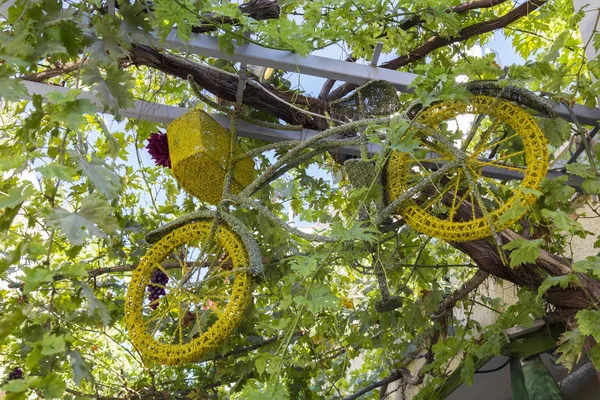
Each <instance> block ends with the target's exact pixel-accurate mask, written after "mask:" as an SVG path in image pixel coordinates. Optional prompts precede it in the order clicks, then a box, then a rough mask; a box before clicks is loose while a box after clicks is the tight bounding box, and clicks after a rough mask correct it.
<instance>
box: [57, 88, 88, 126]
mask: <svg viewBox="0 0 600 400" xmlns="http://www.w3.org/2000/svg"><path fill="white" fill-rule="evenodd" d="M55 93H56V92H55ZM59 104H60V106H58V107H55V110H54V111H53V112H52V113H51V114H50V119H51V121H53V122H56V123H62V124H64V125H66V126H67V127H68V128H69V129H71V130H74V131H76V130H78V129H79V128H80V127H81V126H82V125H83V124H84V123H85V122H86V119H85V115H86V114H94V113H95V112H96V108H95V107H94V106H93V105H92V103H91V102H90V100H89V99H75V100H71V101H60V102H59Z"/></svg>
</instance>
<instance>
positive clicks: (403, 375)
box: [344, 368, 412, 400]
mask: <svg viewBox="0 0 600 400" xmlns="http://www.w3.org/2000/svg"><path fill="white" fill-rule="evenodd" d="M399 379H407V380H408V379H412V376H411V375H410V372H409V371H408V370H407V369H405V368H399V369H396V370H394V372H392V373H391V375H390V376H388V377H387V378H384V379H382V380H380V381H377V382H375V383H372V384H370V385H369V386H365V387H364V388H362V389H360V390H359V391H358V392H356V393H354V394H352V395H350V396H348V397H344V400H354V399H357V398H359V397H360V396H362V395H363V394H365V393H369V392H370V391H371V390H375V389H377V388H378V387H381V386H384V385H387V384H389V383H392V382H395V381H397V380H399Z"/></svg>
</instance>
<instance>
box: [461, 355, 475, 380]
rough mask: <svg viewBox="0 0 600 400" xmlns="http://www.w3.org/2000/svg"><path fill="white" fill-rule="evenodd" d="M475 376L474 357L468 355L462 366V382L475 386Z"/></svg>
mask: <svg viewBox="0 0 600 400" xmlns="http://www.w3.org/2000/svg"><path fill="white" fill-rule="evenodd" d="M474 376H475V365H474V364H473V355H471V354H467V355H466V357H465V359H464V360H463V362H462V364H461V370H460V380H461V381H463V382H464V383H466V384H467V385H469V386H473V377H474Z"/></svg>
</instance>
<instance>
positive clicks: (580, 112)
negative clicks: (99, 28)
mask: <svg viewBox="0 0 600 400" xmlns="http://www.w3.org/2000/svg"><path fill="white" fill-rule="evenodd" d="M13 3H14V0H9V1H7V2H6V3H4V4H2V5H1V6H0V15H1V14H5V13H6V11H7V10H8V8H9V7H10V6H11V5H12V4H13ZM154 41H155V44H156V45H157V46H158V47H159V48H160V47H166V48H170V49H177V50H179V51H181V52H183V53H193V54H198V55H203V56H206V57H215V58H219V59H223V60H229V61H234V62H241V63H246V64H250V65H260V66H263V67H272V68H275V69H280V70H283V71H290V72H298V73H302V74H306V75H311V76H319V77H322V78H328V79H335V80H339V81H343V82H350V83H355V84H359V85H361V84H364V83H366V82H368V81H372V80H380V79H381V80H386V81H388V82H390V83H392V84H393V85H394V86H395V87H396V88H397V89H398V90H399V91H403V92H410V91H411V90H410V89H409V88H408V86H409V85H410V84H411V83H412V81H413V80H414V79H415V78H416V77H417V75H416V74H411V73H407V72H401V71H395V70H390V69H385V68H379V67H374V66H371V65H364V64H357V63H352V62H348V61H341V60H334V59H331V58H327V57H320V56H313V55H308V56H306V57H301V56H300V55H299V54H298V53H294V52H291V51H284V50H273V49H267V48H265V47H262V46H258V45H256V44H252V43H247V44H242V45H235V47H234V49H235V50H234V52H233V53H228V52H225V51H223V50H221V48H220V47H219V42H218V38H216V37H211V36H207V35H205V34H197V33H193V34H192V35H191V38H190V41H189V42H187V43H184V42H182V41H181V40H180V39H179V38H178V37H177V30H176V29H173V30H172V31H171V32H170V33H169V35H168V36H167V38H166V39H165V41H164V42H161V41H160V39H159V38H158V35H156V34H155V35H154ZM554 111H555V112H556V113H557V114H558V115H559V116H561V117H562V118H565V119H566V120H568V121H572V118H571V115H570V113H569V111H568V110H567V108H566V107H565V106H564V105H562V104H557V105H556V107H555V108H554ZM573 111H574V113H575V116H576V117H577V118H578V120H579V122H580V123H581V124H583V125H598V121H600V109H598V108H596V109H590V108H588V107H586V106H583V105H579V104H577V105H575V106H574V107H573Z"/></svg>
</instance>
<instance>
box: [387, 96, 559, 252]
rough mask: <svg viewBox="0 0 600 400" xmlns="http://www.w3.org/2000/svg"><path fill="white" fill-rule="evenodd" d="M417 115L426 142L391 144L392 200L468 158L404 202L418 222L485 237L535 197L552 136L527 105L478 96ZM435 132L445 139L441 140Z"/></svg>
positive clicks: (430, 228)
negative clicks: (401, 147)
mask: <svg viewBox="0 0 600 400" xmlns="http://www.w3.org/2000/svg"><path fill="white" fill-rule="evenodd" d="M415 121H416V122H417V123H418V124H419V126H420V128H413V129H416V130H417V132H416V133H417V135H418V137H419V140H420V147H419V149H417V150H416V151H415V152H414V153H413V154H409V153H402V152H392V154H391V156H390V159H389V161H388V163H387V167H386V179H387V182H386V189H387V195H388V199H389V201H390V202H391V201H393V200H395V199H397V198H398V197H399V196H401V195H402V193H403V192H405V191H406V190H407V189H408V188H409V187H410V186H411V185H413V184H414V183H416V182H418V181H420V180H422V179H423V178H426V177H429V176H431V175H432V174H433V171H435V170H436V169H438V168H439V167H440V166H441V165H443V164H444V163H447V162H450V161H453V160H456V159H457V158H458V157H460V158H461V165H459V166H457V167H456V168H453V169H451V170H450V171H448V172H447V173H446V174H444V175H441V176H438V177H436V178H435V179H432V182H431V185H430V186H429V188H428V189H427V190H425V191H422V192H421V193H420V194H418V195H416V196H413V197H412V198H410V199H408V200H407V201H405V202H403V203H402V204H400V206H399V207H398V209H397V212H398V213H399V214H400V215H401V216H402V218H404V220H405V221H406V223H407V224H408V225H410V226H412V227H413V228H414V229H415V230H417V231H419V232H421V233H424V234H427V235H429V236H432V237H436V238H439V239H443V240H448V241H456V242H459V241H469V240H475V239H481V238H484V237H488V236H491V235H492V233H493V230H496V231H500V230H502V229H505V228H507V227H508V226H510V225H511V224H513V223H514V222H516V221H517V220H518V219H520V218H521V217H522V216H523V215H524V214H525V213H526V212H527V206H529V205H531V204H532V203H534V202H535V200H536V195H535V191H536V189H537V188H538V187H539V184H540V182H541V180H542V179H543V178H544V177H545V176H546V171H547V168H548V149H547V141H546V138H545V137H544V134H543V132H542V131H541V129H540V128H539V126H538V125H537V123H536V122H535V120H534V119H533V118H532V117H531V116H530V115H529V114H528V113H527V112H526V111H524V110H523V109H522V108H521V107H520V106H518V105H516V104H514V103H511V102H508V101H505V100H502V99H499V98H496V97H490V96H472V97H471V98H470V102H469V103H465V102H461V101H444V102H439V103H434V104H432V105H431V106H429V107H427V108H425V109H424V110H423V111H422V112H421V113H420V114H419V115H418V116H417V117H416V119H415ZM436 132H437V133H440V134H442V135H443V136H444V137H445V138H446V139H447V140H445V142H446V143H445V144H444V143H441V142H440V141H439V140H436V138H435V133H436ZM438 138H439V137H438ZM449 145H450V146H452V148H449ZM517 177H520V178H521V180H520V181H519V180H518V179H517V180H514V179H515V178H517Z"/></svg>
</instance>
